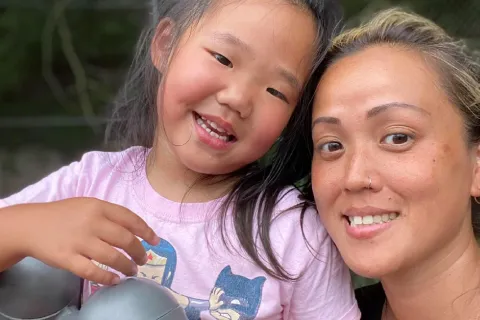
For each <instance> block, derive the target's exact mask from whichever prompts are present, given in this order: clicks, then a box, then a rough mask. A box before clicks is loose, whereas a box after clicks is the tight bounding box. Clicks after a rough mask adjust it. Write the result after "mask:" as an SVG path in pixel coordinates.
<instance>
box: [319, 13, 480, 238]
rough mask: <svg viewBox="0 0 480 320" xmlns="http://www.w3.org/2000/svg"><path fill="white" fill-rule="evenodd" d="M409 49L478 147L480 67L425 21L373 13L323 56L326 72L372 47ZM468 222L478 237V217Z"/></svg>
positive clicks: (459, 43) (457, 43) (462, 47)
mask: <svg viewBox="0 0 480 320" xmlns="http://www.w3.org/2000/svg"><path fill="white" fill-rule="evenodd" d="M382 44H386V45H392V46H402V47H405V48H408V49H413V50H416V51H417V52H419V53H420V54H422V55H423V56H424V57H425V61H426V62H429V63H432V65H433V66H434V67H435V68H436V70H437V71H438V74H439V76H440V81H441V83H440V84H441V86H442V88H443V90H445V92H446V93H447V95H448V96H449V98H450V101H451V102H452V104H453V105H455V106H456V107H457V109H458V111H459V112H460V114H461V115H462V117H463V119H464V123H465V129H466V130H465V132H466V137H467V142H468V143H469V146H474V145H477V144H478V143H480V65H479V64H478V60H476V59H475V58H474V55H473V54H471V53H469V52H468V51H467V47H466V45H465V44H464V43H463V42H462V41H458V40H455V39H454V38H453V37H451V36H450V35H448V34H447V32H445V30H443V29H442V28H441V27H440V26H438V25H437V24H435V23H434V22H432V21H430V20H429V19H427V18H424V17H422V16H419V15H417V14H415V13H410V12H407V11H404V10H402V9H398V8H393V9H388V10H383V11H380V12H379V13H377V14H376V15H375V16H374V17H373V18H372V19H370V20H369V21H368V22H367V23H365V24H362V25H361V26H359V27H357V28H353V29H351V30H348V31H345V32H343V33H342V34H340V35H339V36H338V37H336V38H335V39H334V41H333V44H332V47H331V49H330V51H329V52H328V54H327V61H326V64H325V66H326V68H328V66H329V65H331V64H332V63H334V62H335V61H337V60H339V59H341V58H342V57H344V56H347V55H350V54H353V53H355V52H358V51H360V50H363V49H365V48H368V47H371V46H374V45H382ZM472 203H473V201H472ZM475 212H478V211H477V210H472V219H473V222H474V230H475V231H476V232H475V233H476V235H477V236H478V235H480V224H478V222H480V216H479V215H478V214H474V213H475Z"/></svg>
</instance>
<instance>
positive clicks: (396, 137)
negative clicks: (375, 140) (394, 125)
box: [383, 133, 412, 145]
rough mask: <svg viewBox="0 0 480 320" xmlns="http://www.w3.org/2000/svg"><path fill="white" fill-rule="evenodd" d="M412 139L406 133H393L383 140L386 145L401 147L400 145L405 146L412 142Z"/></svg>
mask: <svg viewBox="0 0 480 320" xmlns="http://www.w3.org/2000/svg"><path fill="white" fill-rule="evenodd" d="M411 139H412V137H410V136H409V135H408V134H404V133H392V134H389V135H387V136H385V138H384V139H383V143H386V144H393V145H399V144H405V143H408V142H410V140H411Z"/></svg>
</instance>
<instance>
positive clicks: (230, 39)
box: [213, 32, 253, 53]
mask: <svg viewBox="0 0 480 320" xmlns="http://www.w3.org/2000/svg"><path fill="white" fill-rule="evenodd" d="M213 38H214V39H215V40H219V41H221V42H224V43H226V44H229V45H232V46H235V47H238V48H240V49H241V50H243V51H245V52H248V53H252V51H253V50H252V48H251V47H250V46H249V45H248V44H247V43H245V42H244V41H243V40H241V39H240V38H238V37H237V36H235V35H233V34H231V33H229V32H215V33H214V34H213Z"/></svg>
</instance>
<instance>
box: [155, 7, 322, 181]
mask: <svg viewBox="0 0 480 320" xmlns="http://www.w3.org/2000/svg"><path fill="white" fill-rule="evenodd" d="M225 2H226V3H225V4H223V3H222V1H217V4H218V7H217V6H216V7H215V9H212V10H211V12H208V13H206V14H205V16H204V17H203V18H202V19H201V20H200V23H199V24H198V25H196V27H195V28H191V29H190V30H187V31H186V32H185V33H184V35H183V36H182V38H181V39H180V41H179V44H178V47H177V48H176V50H175V52H174V53H173V55H172V57H171V59H170V60H169V66H168V70H167V73H166V74H165V77H164V81H163V83H162V86H161V87H160V88H159V91H158V97H159V98H158V103H157V105H158V107H157V110H158V116H159V119H160V121H159V125H158V128H159V129H158V136H159V137H158V139H157V140H158V143H159V144H160V147H161V148H163V149H164V150H165V149H166V150H169V151H170V152H171V153H172V154H173V155H174V156H175V157H176V158H177V159H178V161H179V162H181V163H182V164H183V165H184V166H186V167H187V168H188V169H190V170H192V171H195V172H198V173H205V174H224V173H230V172H232V171H235V170H237V169H240V168H241V167H243V166H245V165H247V164H249V163H251V162H254V161H256V160H258V159H259V158H261V157H262V156H263V155H264V154H265V153H266V152H267V151H268V150H269V149H270V147H271V146H272V145H273V143H274V142H275V140H276V139H277V138H278V137H279V136H280V134H281V132H282V130H283V129H284V128H285V126H286V124H287V122H288V121H289V119H290V116H291V115H292V113H293V111H294V109H295V105H296V103H297V100H298V99H299V95H300V90H301V88H302V86H303V85H304V83H305V81H306V79H307V77H308V74H309V72H310V69H311V65H312V60H313V52H314V41H315V38H316V31H315V23H314V20H313V17H312V16H310V14H309V13H308V12H306V10H303V9H302V8H300V7H297V6H293V5H290V4H289V3H288V2H286V1H284V0H274V1H264V0H246V1H243V0H242V1H225ZM155 48H156V47H155V46H154V47H153V52H152V56H153V57H154V62H155V61H159V60H161V59H162V57H161V50H160V49H155ZM163 58H164V57H163ZM159 69H161V67H159Z"/></svg>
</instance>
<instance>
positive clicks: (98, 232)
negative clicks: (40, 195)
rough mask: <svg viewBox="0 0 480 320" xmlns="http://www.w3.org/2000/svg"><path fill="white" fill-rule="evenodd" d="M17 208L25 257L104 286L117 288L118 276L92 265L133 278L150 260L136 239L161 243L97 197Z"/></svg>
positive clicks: (130, 214)
mask: <svg viewBox="0 0 480 320" xmlns="http://www.w3.org/2000/svg"><path fill="white" fill-rule="evenodd" d="M20 207H22V209H21V210H20ZM18 209H19V210H18V211H17V212H16V213H17V214H18V215H19V216H17V218H19V220H16V221H17V222H18V223H19V224H21V225H22V227H21V230H22V231H20V232H21V234H22V237H23V238H24V240H23V241H24V243H23V245H22V248H23V249H24V254H25V255H26V256H31V257H34V258H36V259H38V260H41V261H43V262H44V263H46V264H48V265H50V266H52V267H57V268H61V269H66V270H69V271H70V272H72V273H74V274H76V275H78V276H80V277H82V278H84V279H87V280H90V281H94V282H97V283H100V284H104V285H111V284H116V283H118V281H119V277H118V275H116V274H114V273H113V272H109V271H107V270H104V269H102V268H100V267H98V266H96V265H95V264H94V263H93V262H92V260H95V261H97V262H99V263H101V264H104V265H106V266H109V267H111V268H113V269H115V270H117V271H120V272H121V273H123V274H125V275H127V276H133V275H136V274H137V265H143V264H145V263H146V261H147V257H146V253H145V249H144V248H143V246H142V244H141V243H140V240H139V239H138V238H137V237H140V238H141V239H144V240H145V241H146V242H148V243H149V244H151V245H157V244H158V243H159V241H160V238H159V237H158V236H157V235H155V232H154V231H153V230H152V229H151V228H150V227H149V226H148V225H147V224H146V223H145V221H143V220H142V219H141V218H140V217H139V216H137V215H136V214H135V213H133V212H131V211H130V210H128V209H126V208H124V207H121V206H118V205H115V204H111V203H109V202H105V201H102V200H98V199H94V198H72V199H67V200H61V201H56V202H51V203H45V204H27V205H21V206H19V208H18ZM116 248H118V249H121V250H123V251H125V252H126V253H127V254H128V255H129V256H130V257H131V259H129V258H128V257H127V256H125V255H124V254H123V253H121V252H120V251H119V250H117V249H116ZM132 260H133V261H132Z"/></svg>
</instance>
